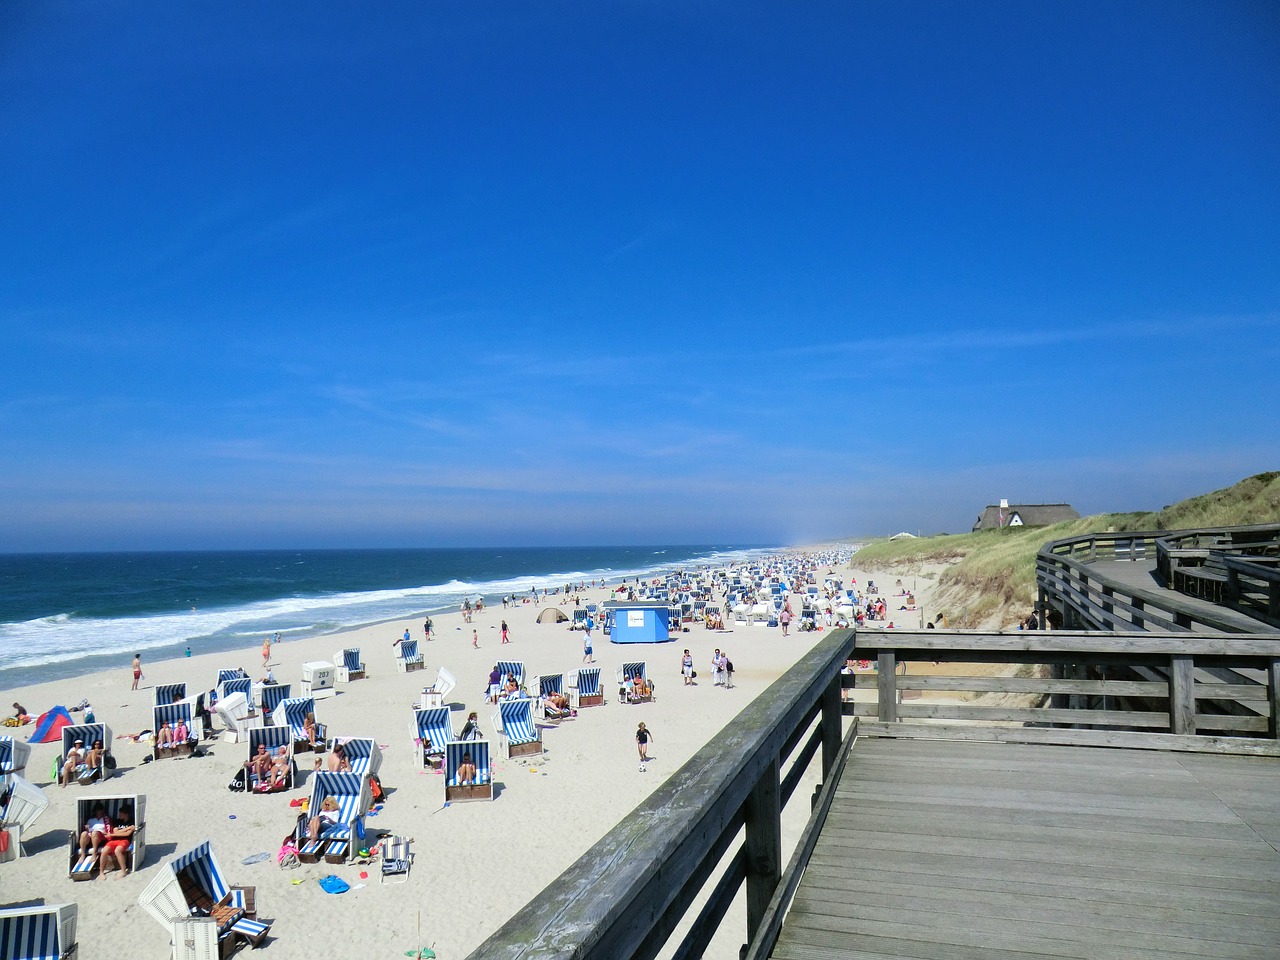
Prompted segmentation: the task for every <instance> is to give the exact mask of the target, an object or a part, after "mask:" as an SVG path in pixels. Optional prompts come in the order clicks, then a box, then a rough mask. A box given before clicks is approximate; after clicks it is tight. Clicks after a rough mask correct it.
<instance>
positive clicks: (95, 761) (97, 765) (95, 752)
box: [84, 740, 103, 770]
mask: <svg viewBox="0 0 1280 960" xmlns="http://www.w3.org/2000/svg"><path fill="white" fill-rule="evenodd" d="M102 753H103V747H102V741H101V740H95V741H93V746H92V747H90V748H89V752H88V753H86V754H85V755H84V766H85V769H86V770H99V769H101V768H102Z"/></svg>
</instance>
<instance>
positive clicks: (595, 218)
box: [0, 0, 1280, 550]
mask: <svg viewBox="0 0 1280 960" xmlns="http://www.w3.org/2000/svg"><path fill="white" fill-rule="evenodd" d="M0 130H3V131H4V134H3V136H2V137H0V184H3V188H0V337H2V341H0V342H3V344H4V354H5V360H6V362H5V363H4V365H3V366H4V375H3V378H0V466H2V469H0V550H4V549H8V550H41V549H48V550H61V549H117V548H143V549H146V548H168V547H204V546H207V547H238V546H243V547H257V546H299V547H301V546H379V545H423V546H431V545H451V544H478V545H483V544H513V545H514V544H560V543H624V542H739V543H740V542H797V541H802V540H810V539H815V538H822V537H834V536H841V535H847V534H858V533H865V534H878V533H893V532H896V531H897V530H900V529H907V530H912V531H924V532H934V531H941V530H952V531H954V530H963V529H968V527H969V525H970V524H971V523H972V522H973V520H974V518H975V517H976V516H977V514H978V512H979V511H980V509H981V507H982V506H983V505H984V504H986V503H991V502H995V501H996V500H997V499H998V498H1000V497H1008V498H1010V499H1011V500H1013V501H1014V502H1042V501H1058V500H1066V501H1069V502H1071V503H1073V504H1074V505H1075V506H1076V507H1077V508H1078V509H1080V510H1081V511H1082V512H1085V513H1093V512H1101V511H1106V510H1127V509H1158V508H1159V507H1161V506H1163V505H1164V504H1166V503H1169V502H1172V501H1174V500H1177V499H1180V498H1182V497H1185V496H1189V495H1193V494H1196V493H1201V492H1204V491H1207V490H1210V489H1214V488H1216V487H1221V486H1226V485H1228V484H1230V483H1233V482H1235V481H1236V480H1239V479H1241V478H1242V477H1244V476H1247V475H1249V474H1251V473H1255V472H1258V471H1261V470H1265V469H1276V468H1278V467H1280V431H1278V430H1276V429H1275V427H1274V425H1275V422H1276V414H1277V409H1278V407H1280V394H1277V391H1276V382H1277V376H1276V371H1277V368H1278V367H1280V227H1278V226H1277V225H1278V224H1280V15H1278V14H1277V12H1276V8H1275V7H1274V5H1272V4H1269V3H1265V2H1258V3H1248V2H1223V3H1201V4H1183V3H1175V2H1170V0H1161V2H1154V3H1143V2H1135V3H1127V4H1113V3H1109V2H1106V3H1102V2H1100V3H1053V4H1028V3H1024V2H1008V3H996V2H990V3H977V4H974V3H954V4H953V3H934V2H929V3H896V2H888V0H884V2H870V3H867V2H839V3H821V2H818V3H807V4H784V3H770V4H761V3H741V2H735V3H708V2H681V3H662V2H659V3H653V2H646V3H639V2H619V3H609V4H601V3H595V2H592V3H585V2H584V3H556V2H547V3H528V2H524V0H521V2H487V3H483V4H463V3H444V2H431V3H423V2H420V0H412V2H403V3H397V2H388V3H381V4H350V3H328V2H315V0H309V2H305V3H302V2H298V3H262V2H259V0H253V2H217V3H214V2H183V3H172V2H167V0H166V2H155V3H147V2H136V0H131V2H125V3H110V2H103V3H96V4H92V5H90V4H47V3H37V2H24V0H19V2H13V3H6V4H4V5H3V6H0Z"/></svg>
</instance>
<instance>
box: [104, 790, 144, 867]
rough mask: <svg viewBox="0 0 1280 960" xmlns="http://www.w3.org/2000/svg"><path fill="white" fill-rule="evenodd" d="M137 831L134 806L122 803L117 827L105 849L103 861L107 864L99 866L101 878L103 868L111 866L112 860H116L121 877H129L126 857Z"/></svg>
mask: <svg viewBox="0 0 1280 960" xmlns="http://www.w3.org/2000/svg"><path fill="white" fill-rule="evenodd" d="M137 829H138V827H137V824H135V823H134V822H133V805H132V804H128V803H122V804H121V805H120V809H119V810H117V811H116V821H115V825H114V826H112V828H111V833H110V834H109V835H108V836H107V845H106V847H104V848H103V849H104V851H105V856H104V857H103V858H102V859H103V861H105V863H104V864H100V865H99V868H100V869H99V873H98V876H99V877H101V876H102V873H101V866H103V865H105V864H109V863H110V862H111V861H112V860H115V862H116V865H117V866H118V867H119V868H120V876H122V877H127V876H128V875H129V866H128V863H127V861H126V857H127V856H128V854H129V846H130V844H132V843H133V834H134V832H135V831H136V830H137Z"/></svg>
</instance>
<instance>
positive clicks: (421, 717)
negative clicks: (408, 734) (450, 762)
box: [413, 707, 454, 770]
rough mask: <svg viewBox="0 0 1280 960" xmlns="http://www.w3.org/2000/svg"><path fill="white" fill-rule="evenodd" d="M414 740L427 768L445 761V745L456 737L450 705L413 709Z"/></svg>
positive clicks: (423, 765)
mask: <svg viewBox="0 0 1280 960" xmlns="http://www.w3.org/2000/svg"><path fill="white" fill-rule="evenodd" d="M413 725H414V735H413V736H414V741H415V743H416V744H417V747H418V757H419V758H420V761H421V763H422V768H423V769H424V770H425V769H427V768H428V767H439V766H440V765H441V764H443V763H444V747H445V744H447V743H450V742H452V741H453V739H454V733H453V719H452V715H451V713H450V711H449V708H448V707H428V708H427V709H425V710H415V711H413Z"/></svg>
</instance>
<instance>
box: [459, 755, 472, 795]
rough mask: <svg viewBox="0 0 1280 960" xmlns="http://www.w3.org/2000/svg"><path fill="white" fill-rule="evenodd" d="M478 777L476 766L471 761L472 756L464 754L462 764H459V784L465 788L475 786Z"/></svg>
mask: <svg viewBox="0 0 1280 960" xmlns="http://www.w3.org/2000/svg"><path fill="white" fill-rule="evenodd" d="M476 776H477V774H476V765H475V763H474V762H472V760H471V754H469V753H464V754H463V755H462V762H461V763H460V764H458V783H459V784H461V785H462V786H464V787H469V786H475V782H476Z"/></svg>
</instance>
